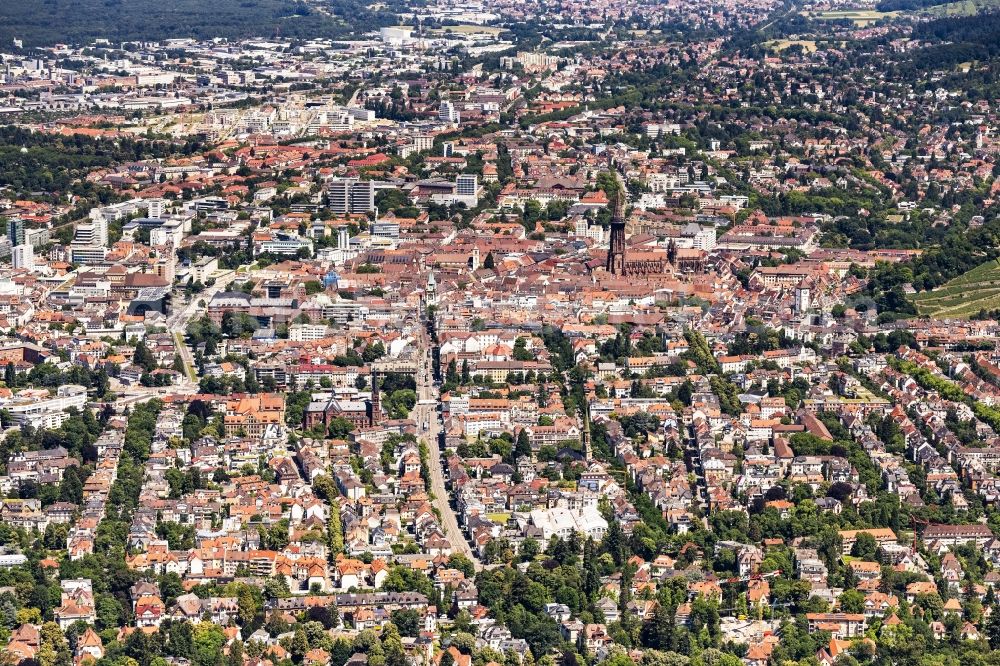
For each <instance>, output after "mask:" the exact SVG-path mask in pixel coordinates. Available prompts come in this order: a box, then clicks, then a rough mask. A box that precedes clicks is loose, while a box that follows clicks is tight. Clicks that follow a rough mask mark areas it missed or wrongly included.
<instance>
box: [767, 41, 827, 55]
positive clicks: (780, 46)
mask: <svg viewBox="0 0 1000 666" xmlns="http://www.w3.org/2000/svg"><path fill="white" fill-rule="evenodd" d="M795 44H799V45H800V46H802V48H803V50H804V51H805V52H806V53H815V52H816V40H813V39H775V40H773V41H770V42H766V43H765V44H764V46H766V47H767V48H769V49H774V50H776V51H784V50H785V49H787V48H788V47H789V46H793V45H795Z"/></svg>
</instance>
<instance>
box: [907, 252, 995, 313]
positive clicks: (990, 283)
mask: <svg viewBox="0 0 1000 666" xmlns="http://www.w3.org/2000/svg"><path fill="white" fill-rule="evenodd" d="M913 303H914V305H916V306H917V311H918V312H919V313H920V314H922V315H928V316H930V317H935V318H937V319H949V318H950V319H962V318H965V317H968V316H970V315H973V314H975V313H977V312H979V311H980V310H982V309H986V310H993V309H996V308H1000V263H998V262H996V261H988V262H986V263H985V264H981V265H979V266H976V267H975V268H973V269H972V270H971V271H969V272H967V273H964V274H963V275H959V276H958V277H957V278H955V279H954V280H950V281H948V282H946V283H945V284H943V285H941V286H940V287H938V288H937V289H935V290H934V291H928V292H924V293H921V294H917V295H916V296H914V297H913Z"/></svg>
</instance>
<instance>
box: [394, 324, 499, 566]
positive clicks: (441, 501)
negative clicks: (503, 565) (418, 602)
mask: <svg viewBox="0 0 1000 666" xmlns="http://www.w3.org/2000/svg"><path fill="white" fill-rule="evenodd" d="M421 349H422V353H423V354H422V359H423V360H422V361H421V367H420V369H419V371H418V372H417V399H418V401H424V400H427V401H433V404H427V405H421V404H419V403H418V404H417V406H416V407H414V408H413V413H412V415H411V416H412V417H413V419H414V420H415V421H416V422H417V428H418V429H422V428H423V426H424V423H426V424H427V425H428V426H429V428H428V430H427V431H425V432H424V438H425V439H426V441H427V449H428V454H429V463H430V476H431V492H432V493H433V494H434V501H433V503H434V507H435V508H436V509H437V510H438V512H439V513H440V515H441V527H442V529H444V532H445V535H446V536H447V537H448V540H449V541H450V542H451V546H452V548H453V549H454V551H455V552H457V553H461V554H462V555H465V556H466V557H468V558H469V559H470V560H472V563H473V565H475V567H476V571H480V570H481V569H482V568H483V565H482V563H481V562H480V561H479V558H478V557H476V554H475V553H474V552H473V550H472V548H471V547H470V546H469V542H468V540H466V538H465V534H464V533H463V532H462V530H461V528H460V527H459V525H458V518H457V517H456V516H455V511H454V510H453V509H452V508H451V505H450V504H449V503H448V498H449V494H448V489H447V488H445V485H444V464H443V462H442V460H441V449H440V447H439V446H438V433H440V432H441V429H442V428H443V423H442V421H441V414H440V413H439V412H438V411H437V405H438V403H439V402H440V395H439V393H438V391H437V388H436V387H435V386H434V383H433V381H432V380H431V343H430V340H429V339H428V338H427V336H426V334H425V335H424V336H423V339H422V341H421Z"/></svg>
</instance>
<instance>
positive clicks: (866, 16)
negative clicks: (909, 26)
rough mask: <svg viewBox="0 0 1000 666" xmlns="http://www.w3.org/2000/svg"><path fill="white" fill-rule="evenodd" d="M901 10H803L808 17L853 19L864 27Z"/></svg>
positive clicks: (857, 24)
mask: <svg viewBox="0 0 1000 666" xmlns="http://www.w3.org/2000/svg"><path fill="white" fill-rule="evenodd" d="M900 13H901V12H879V11H875V10H869V9H847V10H840V11H830V12H803V16H805V17H806V18H811V19H816V20H817V21H842V20H847V21H853V22H854V25H856V26H858V27H864V26H866V25H871V24H872V23H875V22H876V21H878V20H880V19H886V18H893V17H896V16H899V15H900Z"/></svg>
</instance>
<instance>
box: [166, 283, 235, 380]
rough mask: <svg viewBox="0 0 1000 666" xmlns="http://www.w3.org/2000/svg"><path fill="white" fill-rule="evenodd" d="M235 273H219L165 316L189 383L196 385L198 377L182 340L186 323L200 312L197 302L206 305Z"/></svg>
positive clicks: (189, 351)
mask: <svg viewBox="0 0 1000 666" xmlns="http://www.w3.org/2000/svg"><path fill="white" fill-rule="evenodd" d="M236 275H237V274H236V271H228V272H226V273H223V274H221V275H219V276H218V277H217V278H216V280H215V284H213V285H212V286H211V287H208V288H207V289H205V290H204V291H203V292H201V293H200V294H195V295H194V297H193V298H192V299H191V302H190V303H187V304H186V305H184V306H183V307H180V308H178V309H176V310H174V312H173V313H171V314H170V316H169V317H167V330H168V331H170V333H171V334H172V335H173V336H174V343H175V345H176V347H177V352H178V353H179V354H180V355H181V360H182V361H184V369H185V372H186V374H187V381H189V382H191V384H193V385H195V386H197V385H198V377H197V374H196V372H195V364H194V355H193V354H192V353H191V348H190V347H188V346H187V342H186V341H185V340H184V335H185V332H186V331H187V326H188V323H190V322H191V320H193V319H195V318H196V317H197V316H198V315H199V314H201V311H202V308H201V306H200V305H199V303H201V302H204V303H205V304H206V305H207V304H208V303H210V302H211V301H212V298H214V297H215V295H216V294H217V293H219V292H221V291H225V289H226V287H228V286H229V285H230V283H232V281H233V280H235V279H236Z"/></svg>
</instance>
